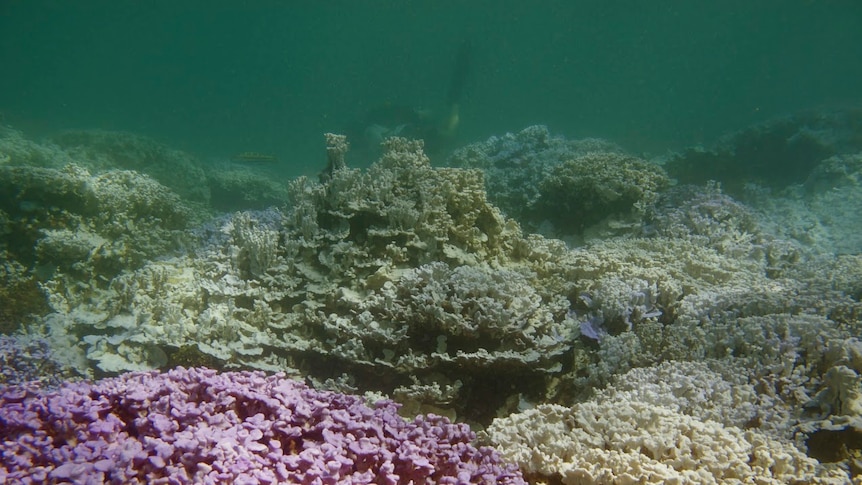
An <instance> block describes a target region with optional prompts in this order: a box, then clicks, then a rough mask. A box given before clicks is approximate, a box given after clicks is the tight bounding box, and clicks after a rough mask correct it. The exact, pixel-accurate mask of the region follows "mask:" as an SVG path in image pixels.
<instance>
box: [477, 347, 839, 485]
mask: <svg viewBox="0 0 862 485" xmlns="http://www.w3.org/2000/svg"><path fill="white" fill-rule="evenodd" d="M619 382H621V383H623V384H624V385H623V387H620V388H617V387H613V386H612V387H610V388H608V389H606V390H604V391H602V392H600V393H599V394H598V395H597V396H595V397H594V398H593V399H591V400H589V401H586V402H582V403H578V404H575V405H573V406H571V407H565V406H559V405H553V404H542V405H539V406H537V407H536V408H534V409H530V410H527V411H523V412H521V413H517V414H513V415H510V416H508V417H505V418H499V419H496V420H494V422H493V423H492V424H491V426H489V427H488V429H487V437H488V439H490V440H491V442H493V443H495V444H496V445H497V447H498V449H499V450H500V452H501V454H502V455H503V456H504V457H505V458H507V459H509V460H512V461H515V462H517V463H519V464H520V465H521V468H522V470H523V472H524V474H525V476H527V477H529V478H530V479H532V480H536V481H539V480H551V481H560V482H562V483H581V484H615V483H716V484H718V483H740V482H741V483H746V482H756V483H763V484H775V485H778V484H782V483H821V484H835V485H837V484H840V483H848V481H849V479H850V477H849V475H848V474H847V473H846V472H844V471H842V470H840V469H836V468H828V469H827V468H823V467H821V466H820V464H819V463H818V462H817V460H815V459H813V458H810V457H808V456H806V455H805V454H804V453H803V452H801V451H800V450H799V449H798V448H796V447H795V446H794V445H793V444H792V443H790V442H788V441H781V440H778V439H775V438H773V437H770V436H769V435H767V434H764V433H762V432H760V431H758V430H757V429H748V430H746V429H744V428H743V427H741V426H742V425H744V423H743V422H741V421H742V420H743V419H745V410H746V409H747V407H743V408H742V409H739V408H738V406H740V404H743V405H750V401H751V400H752V398H753V397H754V396H756V393H755V392H754V389H753V388H751V387H750V386H745V385H744V384H743V385H740V384H732V383H730V382H727V381H725V380H723V379H722V378H721V377H720V376H718V375H716V374H715V373H713V372H711V371H710V370H709V369H708V368H707V367H706V366H705V365H698V364H685V363H682V364H678V363H674V362H668V363H665V364H664V365H662V366H660V367H659V368H654V369H639V370H637V371H633V372H630V373H629V374H626V375H623V376H620V377H619ZM716 419H718V420H716ZM727 421H730V422H737V423H739V425H730V424H726V422H727Z"/></svg>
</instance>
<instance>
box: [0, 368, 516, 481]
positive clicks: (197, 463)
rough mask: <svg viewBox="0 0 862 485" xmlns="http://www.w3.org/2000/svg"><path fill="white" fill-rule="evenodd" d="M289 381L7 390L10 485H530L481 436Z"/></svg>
mask: <svg viewBox="0 0 862 485" xmlns="http://www.w3.org/2000/svg"><path fill="white" fill-rule="evenodd" d="M396 411H397V405H396V404H395V403H393V402H392V401H389V400H379V401H377V402H375V403H372V404H366V403H365V401H364V400H363V398H361V397H357V396H349V395H344V394H338V393H334V392H326V391H316V390H313V389H311V388H308V387H307V386H305V385H304V384H302V383H300V382H297V381H293V380H290V379H287V378H285V377H284V376H283V375H271V376H267V375H265V374H264V373H262V372H226V373H221V374H220V373H217V372H216V371H214V370H210V369H203V368H192V369H184V368H177V369H174V370H171V371H169V372H165V373H158V372H147V373H129V374H125V375H123V376H121V377H117V378H109V379H104V380H101V381H99V382H96V383H90V382H78V383H70V384H64V385H63V386H61V387H60V388H59V389H57V390H56V391H51V392H44V391H40V390H39V389H38V388H32V387H27V386H3V387H0V424H2V426H0V450H2V454H0V455H2V456H0V463H1V464H2V469H0V481H2V482H3V483H13V482H14V483H67V482H71V483H116V484H128V483H177V484H183V483H189V484H202V483H320V484H327V483H332V484H334V483H342V484H360V483H368V484H371V483H373V484H381V483H385V484H392V485H395V484H408V483H412V484H417V483H428V484H431V483H440V484H446V483H451V484H456V483H483V484H488V485H491V484H498V483H499V484H512V485H517V484H524V483H526V482H525V481H524V480H523V478H522V477H521V474H520V472H518V470H517V468H516V467H515V466H513V465H509V464H505V463H503V462H502V460H501V459H500V457H499V455H498V454H497V453H496V452H495V451H493V450H491V449H490V448H487V447H478V448H477V447H475V446H474V445H473V444H472V441H473V440H474V438H475V435H474V433H473V432H471V431H470V429H469V428H468V427H467V426H466V425H464V424H453V423H450V422H449V420H448V419H446V418H444V417H440V416H435V415H427V416H417V417H416V418H415V419H413V420H409V421H408V420H405V419H404V418H402V417H400V416H399V415H398V414H397V412H396Z"/></svg>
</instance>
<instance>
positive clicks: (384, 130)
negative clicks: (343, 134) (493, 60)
mask: <svg viewBox="0 0 862 485" xmlns="http://www.w3.org/2000/svg"><path fill="white" fill-rule="evenodd" d="M471 64H472V44H471V42H470V41H469V40H465V41H464V42H462V43H461V44H460V45H459V47H458V52H457V54H456V56H455V64H454V66H453V69H452V75H451V76H450V78H449V88H448V91H447V92H446V99H445V104H444V105H443V106H442V107H441V108H440V109H439V110H427V109H419V108H415V107H411V106H404V105H398V104H391V103H385V104H383V105H381V106H378V107H376V108H374V109H372V110H369V111H368V112H366V113H365V114H364V115H363V116H362V117H361V118H360V119H359V121H357V122H356V123H354V124H353V126H351V128H350V129H349V130H348V138H349V140H350V142H351V144H352V145H353V147H354V149H355V150H356V152H358V155H359V157H360V158H366V159H371V158H374V156H375V155H376V154H377V152H378V149H379V146H380V143H381V142H382V141H383V140H385V139H386V138H389V137H392V136H402V137H406V138H413V139H421V140H425V151H426V153H429V154H433V153H435V152H439V151H440V150H441V149H443V148H444V147H445V146H446V144H447V142H448V141H449V140H451V139H452V138H453V137H454V135H455V133H456V132H457V129H458V124H459V122H460V118H459V110H460V104H461V100H462V99H463V96H464V91H465V88H466V86H467V81H468V79H469V74H470V67H471ZM356 152H355V153H356Z"/></svg>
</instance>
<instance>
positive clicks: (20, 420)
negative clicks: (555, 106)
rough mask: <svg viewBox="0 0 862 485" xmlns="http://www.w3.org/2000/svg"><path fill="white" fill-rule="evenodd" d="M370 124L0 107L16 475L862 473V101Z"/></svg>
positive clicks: (2, 290) (5, 405)
mask: <svg viewBox="0 0 862 485" xmlns="http://www.w3.org/2000/svg"><path fill="white" fill-rule="evenodd" d="M348 142H349V140H345V139H344V138H343V137H339V136H333V135H329V136H327V138H326V144H324V141H323V139H322V140H321V163H320V166H321V173H320V176H319V177H298V178H294V179H290V180H284V181H281V180H279V178H278V177H277V176H274V175H273V173H272V172H271V171H269V170H271V168H266V167H259V166H249V165H239V164H232V163H229V162H224V163H212V162H211V161H202V160H199V159H198V158H196V157H195V156H194V155H191V154H189V153H185V152H182V151H179V150H175V149H172V148H170V147H167V146H164V145H162V144H160V143H158V142H156V141H154V140H151V139H148V138H145V137H141V136H137V135H133V134H128V133H117V132H102V131H70V132H64V133H61V134H58V135H55V136H52V137H49V138H46V139H43V140H32V139H29V138H27V137H26V136H25V135H23V134H22V133H20V132H18V131H16V130H14V129H13V128H11V127H5V128H2V129H0V255H2V265H0V333H2V334H3V335H4V336H2V337H0V363H2V375H0V393H2V396H0V424H2V426H0V438H2V441H0V450H2V451H3V457H2V459H0V467H2V469H0V481H2V480H4V479H5V480H14V481H21V482H25V481H26V480H31V481H32V482H34V483H39V482H43V483H44V482H47V483H66V482H73V483H101V482H112V483H121V482H125V483H134V482H139V483H199V482H200V483H204V482H206V483H230V482H232V481H235V482H236V483H279V482H287V483H290V482H303V483H410V480H413V482H412V483H470V482H473V483H494V482H498V483H523V481H522V480H526V481H528V482H529V483H549V484H551V483H563V484H627V483H679V484H682V483H692V484H707V483H721V484H725V483H726V484H730V483H757V484H773V483H774V484H781V483H799V484H801V483H835V484H838V483H850V482H854V483H862V478H860V476H862V377H860V374H862V341H860V339H859V335H860V328H862V303H860V300H862V216H860V214H862V112H860V111H834V112H809V113H799V114H797V115H794V116H788V117H785V118H781V119H776V120H772V121H769V122H766V123H763V124H760V125H757V126H752V127H748V128H745V129H743V130H741V131H739V132H736V133H731V134H728V135H727V136H726V137H724V138H722V139H721V140H720V141H719V142H718V143H716V144H715V145H714V146H712V147H692V148H689V149H685V150H680V151H677V152H672V153H668V154H666V155H663V156H661V157H657V158H654V159H652V160H647V159H644V158H642V157H641V156H638V155H636V154H632V153H628V152H627V151H626V150H625V149H624V148H622V147H620V146H617V145H616V144H614V143H613V142H611V141H607V140H600V139H580V140H568V139H565V138H563V137H560V136H555V135H552V134H550V133H549V132H548V130H547V129H546V128H545V127H542V126H532V127H528V128H526V129H524V130H523V131H521V132H518V133H513V134H505V135H502V136H498V137H492V138H490V139H488V140H487V141H484V142H480V143H475V144H472V145H469V146H466V147H463V148H461V149H458V150H456V151H455V152H454V153H453V154H452V155H451V156H450V157H449V158H448V159H446V160H429V158H428V157H427V156H426V155H425V154H424V151H423V144H422V142H421V141H413V140H407V139H401V138H393V139H389V140H388V141H386V142H385V143H384V145H383V147H382V149H381V154H380V158H379V160H378V161H377V162H376V163H374V164H373V165H372V166H371V167H370V168H368V169H366V170H360V169H354V168H350V151H349V145H348ZM324 149H325V150H324ZM269 162H272V160H267V161H264V162H263V163H269ZM201 367H207V368H209V369H212V370H204V369H197V368H201ZM169 369H175V370H173V371H171V372H167V371H168V370H169ZM154 370H159V371H162V372H161V373H159V372H148V373H141V372H139V373H132V374H129V372H133V371H154ZM236 371H264V372H265V373H266V375H271V374H272V373H274V372H281V373H283V375H281V377H277V378H276V377H271V376H270V377H266V376H265V375H264V374H263V373H251V372H236ZM98 379H101V381H99V382H95V383H92V382H89V381H87V380H98ZM291 379H298V380H301V381H303V382H304V384H300V383H297V382H295V381H293V380H291ZM135 386H143V388H140V389H138V388H136V387H135ZM147 386H151V387H147ZM136 389H138V390H136ZM148 389H149V390H150V391H151V392H152V393H151V394H147V390H148ZM154 389H158V391H155V390H154ZM201 389H204V390H206V389H220V390H221V391H218V392H221V394H218V393H216V391H212V392H213V393H215V394H212V396H216V397H212V396H211V397H212V399H213V403H211V404H212V405H211V406H209V407H207V406H206V405H205V404H206V402H207V400H208V399H209V398H207V397H206V396H204V395H198V394H196V393H200V392H204V391H202V390H201ZM328 391H334V392H328ZM206 392H209V391H206ZM345 394H346V395H357V396H364V401H363V402H366V403H368V406H369V407H367V408H366V407H364V406H365V405H364V404H362V402H360V401H362V399H359V398H353V397H350V396H345ZM123 396H127V397H123ZM128 396H131V397H128ZM249 396H255V397H254V398H253V400H256V401H254V402H257V403H258V404H256V405H255V406H258V407H260V406H263V407H260V408H259V409H258V407H254V409H255V410H256V411H254V412H253V410H251V408H252V407H253V406H252V405H251V404H248V402H250V401H248V399H252V398H250V397H249ZM384 398H386V399H391V400H392V401H395V402H396V403H399V404H400V405H401V408H400V410H399V411H398V412H399V413H400V414H401V415H402V416H407V417H409V418H411V419H412V418H413V417H414V416H416V415H417V414H422V415H426V414H428V413H432V414H433V415H432V416H426V417H425V418H417V419H416V420H415V421H409V422H405V423H401V422H400V421H398V420H395V421H393V418H392V416H393V415H394V412H395V411H394V410H395V406H394V405H393V404H392V403H391V402H390V401H388V400H382V401H381V399H384ZM130 399H131V401H130ZM350 399H358V401H356V402H354V401H352V400H350ZM375 402H377V404H374V403H375ZM130 403H132V404H130ZM159 403H160V404H159ZM180 403H181V404H180ZM216 403H220V404H216ZM237 403H245V404H237ZM260 403H264V404H260ZM288 403H289V406H288ZM297 403H302V404H301V405H300V404H297ZM219 406H223V407H219ZM375 406H377V407H376V408H375ZM306 407H307V408H308V409H310V410H308V411H301V410H300V409H306ZM200 409H203V411H200ZM373 409H376V410H373ZM286 410H287V411H286ZM285 413H286V414H285ZM303 413H304V414H303ZM387 413H389V414H387ZM306 415H307V416H311V417H313V418H314V419H316V420H317V421H315V423H317V424H315V426H318V427H320V426H322V428H320V429H318V428H316V427H314V426H311V425H308V424H307V423H308V421H302V420H300V421H301V422H299V424H297V423H294V424H292V425H291V426H294V428H291V429H294V431H293V433H294V435H290V434H289V433H288V434H287V435H284V436H288V435H290V436H302V439H299V438H295V439H294V438H290V439H288V438H280V440H281V441H278V444H275V442H276V439H275V438H274V437H273V436H275V435H273V434H271V433H276V434H277V432H276V431H273V430H277V429H281V428H279V427H278V426H279V425H278V423H282V424H283V423H285V422H292V421H291V420H296V419H297V416H299V417H303V416H306ZM434 415H439V416H445V417H446V418H448V419H444V418H440V417H438V416H434ZM157 416H158V419H156V417H157ZM204 416H205V417H206V426H205V427H204V428H206V429H210V428H219V426H222V428H219V429H226V428H224V426H228V424H225V423H229V425H230V426H233V427H234V428H236V429H240V430H243V429H244V430H245V431H244V433H245V434H243V432H242V431H232V432H231V433H227V434H225V433H222V432H221V431H220V432H219V433H221V434H217V435H218V436H220V438H219V440H210V441H207V439H205V438H204V437H203V436H205V435H206V433H207V431H206V430H205V429H204V430H203V431H201V430H198V431H195V432H194V433H192V432H190V431H189V429H191V428H195V427H196V426H199V425H200V423H201V421H202V419H203V418H202V417H204ZM216 416H217V417H216ZM224 416H227V418H225V417H224ZM285 416H288V417H285ZM303 419H305V418H303ZM308 419H311V418H308ZM141 420H144V421H147V420H149V421H147V422H148V423H149V424H148V425H147V426H144V424H142V421H141ZM266 420H272V423H270V422H269V421H266ZM368 420H371V421H368ZM374 420H382V421H380V422H385V423H386V425H385V426H384V427H383V428H381V426H383V425H379V426H378V425H376V424H375V425H368V423H369V422H372V421H373V422H374V423H377V422H378V421H374ZM264 421H266V423H269V424H266V425H264V424H261V423H264ZM450 421H451V422H454V423H459V424H457V425H450V424H448V423H449V422H450ZM63 422H65V424H58V423H63ZM303 422H304V423H306V425H303V424H302V423H303ZM362 422H364V423H365V424H364V425H362V426H364V427H362V426H360V425H358V424H357V423H362ZM273 423H275V424H273ZM321 423H322V424H321ZM406 423H410V424H409V425H408V424H406ZM441 423H442V424H441ZM461 423H463V424H469V425H470V427H471V428H472V430H473V431H476V432H478V437H476V439H475V440H474V439H473V438H474V435H473V434H472V432H470V431H469V430H467V428H466V426H464V425H463V424H461ZM207 426H208V427H209V428H207ZM284 426H287V425H286V424H285V425H284ZM303 426H304V427H303ZM357 426H358V427H357ZM411 426H412V427H411ZM234 428H230V429H234ZM360 428H361V430H362V431H356V430H358V429H360ZM384 428H385V430H386V431H385V433H384V431H381V430H383V429H384ZM195 429H197V428H195ZM285 429H286V428H285ZM313 430H317V431H313ZM312 431H313V432H312ZM279 432H280V431H279ZM183 433H185V434H183ZM268 433H269V434H268ZM297 433H298V434H297ZM375 433H377V435H375ZM387 433H388V434H387ZM366 434H367V436H366ZM383 434H386V436H389V438H387V440H389V441H386V440H383V438H382V436H383ZM372 435H374V436H377V437H378V438H379V439H380V442H378V441H373V440H372V441H373V442H372V441H368V440H370V439H371V438H370V437H371V436H372ZM378 435H379V436H378ZM390 435H391V436H390ZM198 438H200V440H199V441H195V440H197V439H198ZM378 438H374V439H375V440H376V439H378ZM363 440H366V441H363ZM384 441H386V442H387V443H389V444H388V445H387V446H390V448H391V447H394V448H392V449H397V450H406V449H410V450H414V451H410V452H408V451H399V452H395V451H392V450H389V451H386V452H385V453H384V452H383V451H370V450H372V449H373V450H383V448H385V447H384V446H383V445H382V444H381V443H383V442H384ZM130 443H134V445H132V444H130ZM261 443H263V444H261ZM408 444H409V446H408ZM483 446H490V447H493V448H494V449H495V450H496V452H493V451H491V450H490V449H489V448H485V447H483ZM374 447H377V448H374ZM132 448H134V451H133V452H132V451H129V450H131V449H132ZM276 448H277V449H278V453H276V454H273V453H275V451H274V450H275V449H276ZM84 449H86V451H82V450H84ZM201 449H205V450H208V451H206V452H203V451H201ZM387 449H388V448H387ZM118 450H119V451H118ZM123 450H125V451H123ZM195 450H196V451H195ZM212 450H215V451H212ZM226 450H227V451H226ZM321 450H323V451H321ZM453 450H454V451H453ZM192 451H194V453H197V454H194V453H192ZM210 451H212V452H211V453H210ZM228 451H229V452H228ZM190 453H191V454H190ZM207 453H210V454H207ZM213 453H215V454H213ZM303 453H305V454H303ZM276 455H277V456H276ZM213 457H215V458H213ZM291 457H294V458H291ZM297 457H303V458H297ZM255 460H258V461H255ZM267 460H268V461H267ZM280 460H281V461H280ZM398 460H402V461H398ZM405 460H406V461H405ZM435 460H438V461H435ZM402 462H404V463H410V465H409V466H407V465H404V464H403V463H402ZM456 462H457V463H458V466H457V467H456V466H454V465H452V464H453V463H456ZM224 463H229V464H230V465H229V466H228V465H224ZM237 463H241V464H242V466H240V465H237ZM273 463H275V464H273ZM387 463H388V464H389V465H387ZM393 463H394V464H393ZM399 463H401V464H399ZM443 463H449V465H451V466H450V468H451V470H449V468H446V466H444V465H443ZM276 464H277V466H276ZM512 465H517V466H518V467H519V470H520V471H516V470H515V468H514V467H513V466H512ZM447 466H448V465H447ZM116 467H122V468H123V469H122V473H120V471H117V470H118V469H117V468H116ZM256 467H257V468H256ZM264 467H269V468H267V469H266V471H265V472H262V471H260V470H261V469H263V468H264ZM291 467H293V468H291ZM399 467H401V468H399ZM405 467H407V468H405ZM447 470H449V471H447ZM252 472H254V473H252ZM522 477H523V478H522Z"/></svg>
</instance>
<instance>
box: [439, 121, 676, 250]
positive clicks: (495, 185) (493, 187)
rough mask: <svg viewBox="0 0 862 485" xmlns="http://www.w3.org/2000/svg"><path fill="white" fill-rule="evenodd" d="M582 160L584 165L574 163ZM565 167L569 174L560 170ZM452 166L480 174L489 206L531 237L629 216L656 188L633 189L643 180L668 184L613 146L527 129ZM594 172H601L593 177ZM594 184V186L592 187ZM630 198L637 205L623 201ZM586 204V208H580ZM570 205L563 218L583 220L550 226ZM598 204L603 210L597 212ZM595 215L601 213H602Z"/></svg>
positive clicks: (466, 152)
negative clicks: (615, 215)
mask: <svg viewBox="0 0 862 485" xmlns="http://www.w3.org/2000/svg"><path fill="white" fill-rule="evenodd" d="M588 154H593V155H589V156H588ZM583 157H586V158H583ZM578 159H582V162H576V161H575V162H572V161H573V160H578ZM566 162H568V168H566V167H561V165H563V164H564V163H566ZM448 163H449V164H450V165H452V166H455V167H464V168H474V169H479V170H482V172H483V173H484V174H485V187H486V190H487V192H488V194H489V199H490V201H491V202H492V203H493V204H494V205H495V206H497V207H499V208H500V209H501V210H502V211H503V212H504V213H505V214H506V215H507V216H508V217H512V218H514V219H515V220H517V221H518V222H519V223H521V224H522V225H524V227H525V228H526V229H527V230H528V231H536V230H539V229H542V230H543V232H544V231H548V232H553V231H556V232H558V233H561V234H573V233H575V232H577V231H579V230H580V229H581V227H580V226H583V225H584V224H589V223H593V222H595V221H598V220H601V219H603V218H604V217H606V216H608V215H610V214H613V213H616V212H618V211H619V210H627V209H628V208H629V207H626V203H628V205H629V206H630V205H631V204H633V203H634V202H636V201H637V200H638V199H639V198H640V196H642V195H644V194H645V193H646V192H650V191H652V190H654V189H655V188H658V187H650V186H645V187H643V188H639V187H638V186H637V185H631V184H632V183H634V184H636V183H637V182H638V180H639V179H641V178H644V179H645V180H648V181H649V183H650V184H653V183H656V182H659V183H661V184H663V183H664V182H663V181H662V180H663V179H662V177H663V175H661V169H660V168H658V167H652V166H648V165H646V164H645V162H642V161H639V160H637V159H634V158H633V157H629V156H627V155H625V152H624V150H623V149H622V148H620V147H618V146H616V145H614V144H613V143H610V142H607V141H604V140H599V139H592V138H588V139H584V140H566V139H565V138H563V137H561V136H551V134H550V133H549V132H548V129H547V127H545V126H541V125H537V126H530V127H527V128H525V129H524V130H522V131H520V132H519V133H514V134H513V133H507V134H506V135H504V136H500V137H497V136H493V137H491V138H489V139H488V140H486V141H484V142H479V143H474V144H472V145H468V146H466V147H464V148H461V149H458V150H456V151H455V152H454V153H453V154H452V156H451V157H450V159H449V161H448ZM617 164H619V166H616V165H617ZM615 166H616V167H615ZM593 169H599V170H600V172H599V173H590V171H591V170H593ZM554 172H556V173H554ZM593 183H596V185H595V186H591V184H593ZM584 187H587V189H588V191H589V195H588V194H578V193H577V192H567V191H568V190H572V191H575V190H577V189H579V188H584ZM559 191H562V192H563V193H561V194H560V193H558V192H559ZM596 194H598V195H599V199H598V200H595V201H593V200H591V195H596ZM555 195H562V196H564V197H569V198H572V197H574V198H578V197H580V196H581V195H583V198H582V199H578V200H560V201H559V202H557V201H554V200H552V199H553V197H554V196H555ZM632 197H634V198H633V200H623V199H631V198H632ZM543 199H544V200H543ZM599 201H603V202H599ZM584 202H586V203H587V204H588V205H587V206H584V207H581V206H579V205H578V204H580V203H584ZM567 203H572V205H571V206H570V207H568V210H567V211H566V212H565V213H566V214H568V216H569V217H574V218H580V219H579V220H578V221H575V223H574V224H573V223H572V222H571V221H561V220H549V218H551V219H554V217H553V216H554V215H555V214H556V215H557V216H559V217H565V216H561V214H563V212H564V209H565V208H566V206H565V204H567ZM594 204H595V205H598V206H599V207H597V208H596V207H593V205H594ZM621 207H622V209H620V208H621ZM591 209H598V212H596V211H595V210H592V211H591ZM548 222H551V223H554V224H557V227H554V228H547V227H544V228H543V224H545V225H546V224H547V223H548Z"/></svg>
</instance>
